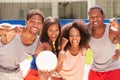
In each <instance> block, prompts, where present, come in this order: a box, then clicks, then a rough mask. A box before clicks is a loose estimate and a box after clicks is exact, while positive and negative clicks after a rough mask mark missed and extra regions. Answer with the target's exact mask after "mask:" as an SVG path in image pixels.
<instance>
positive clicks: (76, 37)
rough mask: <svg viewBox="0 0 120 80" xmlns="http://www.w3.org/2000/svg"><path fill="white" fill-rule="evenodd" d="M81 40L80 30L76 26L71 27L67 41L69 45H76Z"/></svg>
mask: <svg viewBox="0 0 120 80" xmlns="http://www.w3.org/2000/svg"><path fill="white" fill-rule="evenodd" d="M80 40H81V36H80V32H79V30H77V29H76V28H71V29H70V31H69V41H70V44H71V46H73V47H78V46H79V43H80Z"/></svg>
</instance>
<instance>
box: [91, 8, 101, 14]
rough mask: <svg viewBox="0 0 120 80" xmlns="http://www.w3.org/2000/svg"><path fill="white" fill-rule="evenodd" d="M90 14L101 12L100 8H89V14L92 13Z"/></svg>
mask: <svg viewBox="0 0 120 80" xmlns="http://www.w3.org/2000/svg"><path fill="white" fill-rule="evenodd" d="M92 14H102V13H101V11H100V9H90V11H89V15H92Z"/></svg>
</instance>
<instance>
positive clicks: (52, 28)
mask: <svg viewBox="0 0 120 80" xmlns="http://www.w3.org/2000/svg"><path fill="white" fill-rule="evenodd" d="M60 33H61V25H60V23H59V20H58V19H57V18H56V17H47V18H46V19H45V21H44V24H43V28H42V32H41V34H40V43H39V44H38V48H37V50H36V54H39V53H40V52H41V51H44V50H50V51H52V52H54V53H55V54H56V56H57V55H58V54H57V51H58V43H59V37H60ZM35 62H36V59H35V56H33V59H32V62H31V67H30V70H29V71H28V73H27V75H26V76H25V78H24V80H47V79H48V76H44V77H40V75H42V74H41V73H40V72H41V71H39V70H38V69H37V66H36V63H35ZM48 64H49V63H48ZM44 73H45V75H46V74H48V73H47V72H44ZM48 75H49V74H48Z"/></svg>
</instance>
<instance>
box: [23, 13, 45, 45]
mask: <svg viewBox="0 0 120 80" xmlns="http://www.w3.org/2000/svg"><path fill="white" fill-rule="evenodd" d="M42 26H43V24H42V17H41V16H39V15H33V16H32V17H31V18H30V19H29V20H27V21H26V30H25V31H24V32H23V33H22V37H21V38H22V42H23V44H25V45H29V44H32V43H33V41H34V40H35V38H36V34H37V32H38V31H39V30H41V28H42Z"/></svg>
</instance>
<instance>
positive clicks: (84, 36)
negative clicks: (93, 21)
mask: <svg viewBox="0 0 120 80" xmlns="http://www.w3.org/2000/svg"><path fill="white" fill-rule="evenodd" d="M71 28H76V29H77V30H79V32H80V36H81V41H80V43H79V46H80V47H81V48H82V47H86V46H87V45H88V41H89V40H90V32H89V28H88V26H87V25H86V24H85V22H84V21H82V20H75V21H74V22H73V23H68V24H66V25H65V26H64V28H63V29H62V32H61V38H62V37H64V38H66V39H68V43H67V45H66V46H65V50H67V49H68V48H69V47H70V41H69V31H70V30H71Z"/></svg>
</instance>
